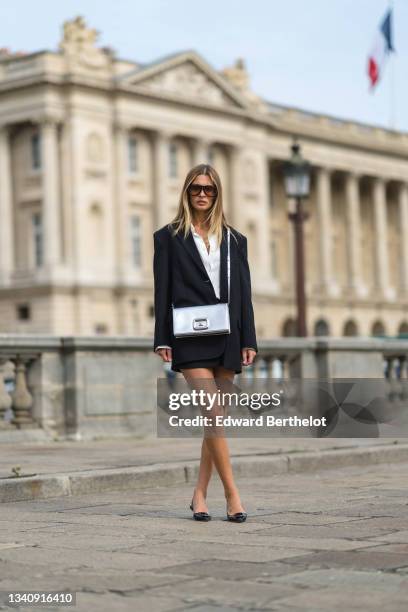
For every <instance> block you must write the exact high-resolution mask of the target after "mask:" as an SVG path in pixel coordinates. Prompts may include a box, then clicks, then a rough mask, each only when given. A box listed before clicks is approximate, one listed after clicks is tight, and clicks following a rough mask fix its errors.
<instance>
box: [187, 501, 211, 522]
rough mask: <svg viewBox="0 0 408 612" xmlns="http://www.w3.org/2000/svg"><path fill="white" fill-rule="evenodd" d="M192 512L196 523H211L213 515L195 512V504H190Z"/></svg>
mask: <svg viewBox="0 0 408 612" xmlns="http://www.w3.org/2000/svg"><path fill="white" fill-rule="evenodd" d="M190 510H191V511H192V513H193V518H194V520H195V521H211V515H210V514H208V512H194V508H193V502H191V504H190Z"/></svg>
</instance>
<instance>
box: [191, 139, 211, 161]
mask: <svg viewBox="0 0 408 612" xmlns="http://www.w3.org/2000/svg"><path fill="white" fill-rule="evenodd" d="M209 147H210V142H209V141H208V140H205V139H204V138H197V139H194V140H193V166H197V165H198V164H207V163H208V150H209Z"/></svg>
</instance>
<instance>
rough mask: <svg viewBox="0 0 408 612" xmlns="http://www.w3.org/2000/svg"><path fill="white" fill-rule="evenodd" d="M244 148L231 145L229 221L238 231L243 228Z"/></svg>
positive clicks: (228, 200)
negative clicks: (241, 208)
mask: <svg viewBox="0 0 408 612" xmlns="http://www.w3.org/2000/svg"><path fill="white" fill-rule="evenodd" d="M241 162H242V148H241V147H240V146H239V145H230V147H229V172H228V179H229V192H228V198H227V204H228V205H227V210H226V212H227V213H228V217H227V219H228V221H229V223H230V224H231V225H232V226H233V227H235V228H236V229H237V230H238V231H239V230H240V228H241V229H243V228H242V215H240V206H241V205H242V194H241V190H240V187H241V181H242V167H241Z"/></svg>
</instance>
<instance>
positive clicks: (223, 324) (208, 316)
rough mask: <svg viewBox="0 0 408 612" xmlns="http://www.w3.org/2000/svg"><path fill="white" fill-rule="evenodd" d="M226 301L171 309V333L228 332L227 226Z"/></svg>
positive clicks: (203, 333)
mask: <svg viewBox="0 0 408 612" xmlns="http://www.w3.org/2000/svg"><path fill="white" fill-rule="evenodd" d="M227 273H228V302H219V303H218V304H204V305H202V306H182V307H179V308H174V306H173V304H172V309H173V334H174V336H175V337H176V338H185V337H189V336H209V335H215V334H230V333H231V327H230V316H229V307H228V306H229V300H230V230H229V228H228V254H227Z"/></svg>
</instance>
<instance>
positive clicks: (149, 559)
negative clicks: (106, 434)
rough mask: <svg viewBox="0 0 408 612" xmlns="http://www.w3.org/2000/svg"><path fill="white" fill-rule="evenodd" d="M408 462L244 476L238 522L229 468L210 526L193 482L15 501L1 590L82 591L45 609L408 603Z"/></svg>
mask: <svg viewBox="0 0 408 612" xmlns="http://www.w3.org/2000/svg"><path fill="white" fill-rule="evenodd" d="M407 469H408V464H406V463H405V464H404V463H398V464H379V465H373V466H370V467H353V468H342V469H338V470H330V471H329V470H324V471H321V472H318V473H313V474H311V473H304V474H302V473H301V474H288V475H274V476H271V477H269V478H254V479H248V478H247V479H240V480H239V486H240V492H241V496H242V500H243V503H244V506H245V507H246V510H247V511H248V513H249V518H248V520H247V522H246V523H244V524H238V525H237V524H233V523H229V522H227V521H226V520H225V503H224V499H223V494H222V488H221V485H220V482H219V480H218V477H217V476H216V475H214V478H213V480H212V482H211V486H210V490H209V508H210V511H211V513H212V515H213V520H212V521H210V522H209V523H198V522H195V521H193V520H192V515H191V511H190V510H189V509H188V505H189V503H190V500H191V494H192V488H191V486H190V485H181V486H177V487H162V488H159V487H157V488H154V489H148V490H147V489H144V490H140V491H133V492H131V493H128V494H125V493H123V492H109V493H104V494H99V495H86V496H81V497H75V498H72V497H71V498H65V499H61V498H59V499H49V500H44V501H35V502H32V501H31V502H16V503H9V504H2V505H1V507H0V542H1V544H0V591H1V592H3V593H4V592H7V591H9V590H19V591H22V590H34V589H35V590H38V589H42V590H48V591H50V590H51V591H57V590H65V591H66V590H71V591H76V593H77V605H76V607H73V608H63V607H61V606H60V607H58V608H56V607H54V608H51V607H48V608H45V607H42V608H38V607H37V608H34V607H26V608H19V609H25V610H32V611H33V610H38V609H42V610H44V609H49V610H51V609H53V610H56V609H58V610H68V609H73V610H78V611H80V612H82V611H84V612H85V611H86V612H89V611H98V612H105V611H106V612H121V611H124V610H126V611H132V612H133V611H142V612H144V611H146V612H150V610H152V611H154V612H165V611H172V610H174V611H176V610H177V611H181V610H183V611H184V610H189V611H191V612H212V611H216V610H217V611H221V612H234V611H238V610H270V611H272V610H276V611H282V612H304V611H305V610H307V611H325V612H326V611H327V612H328V611H330V612H333V611H337V610H342V611H343V610H348V611H357V610H358V611H360V610H363V611H365V612H366V611H367V612H368V611H370V612H375V611H377V610H381V612H382V611H383V610H384V609H386V610H387V612H396V611H398V612H399V611H401V612H406V610H407V609H408V522H407V519H408V496H407ZM0 609H2V608H1V606H0Z"/></svg>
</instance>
